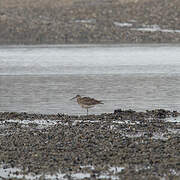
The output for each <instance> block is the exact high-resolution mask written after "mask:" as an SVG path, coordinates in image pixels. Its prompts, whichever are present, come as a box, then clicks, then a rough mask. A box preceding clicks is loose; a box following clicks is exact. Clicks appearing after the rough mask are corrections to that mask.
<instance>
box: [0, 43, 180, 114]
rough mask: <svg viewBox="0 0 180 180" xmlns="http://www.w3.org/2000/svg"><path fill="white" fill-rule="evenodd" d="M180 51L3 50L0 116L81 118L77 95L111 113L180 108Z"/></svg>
mask: <svg viewBox="0 0 180 180" xmlns="http://www.w3.org/2000/svg"><path fill="white" fill-rule="evenodd" d="M179 59H180V47H178V46H162V47H157V46H145V47H141V46H138V47H136V46H114V47H113V46H110V47H106V46H105V47H104V46H98V47H94V46H85V47H83V46H82V47H81V46H77V47H76V46H68V47H61V46H60V47H36V46H35V47H34V46H32V47H30V46H25V47H1V48H0V111H18V112H21V111H27V112H35V113H37V112H40V113H57V112H59V113H68V114H85V113H86V111H85V110H82V109H81V108H80V107H79V106H78V105H77V103H76V102H75V101H70V98H72V97H73V96H74V95H76V94H80V95H85V96H91V97H94V98H96V99H99V100H103V101H104V105H100V106H97V107H96V108H93V109H91V110H90V113H98V114H99V113H103V112H112V111H113V110H114V109H117V108H122V109H129V108H131V109H135V110H138V111H139V110H146V109H155V108H166V109H171V110H179V109H180V93H179V92H180V73H179V72H180V61H179Z"/></svg>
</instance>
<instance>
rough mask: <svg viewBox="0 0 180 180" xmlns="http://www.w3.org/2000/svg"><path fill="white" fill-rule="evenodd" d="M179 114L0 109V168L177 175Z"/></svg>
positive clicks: (67, 174) (69, 175)
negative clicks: (72, 113) (82, 113)
mask: <svg viewBox="0 0 180 180" xmlns="http://www.w3.org/2000/svg"><path fill="white" fill-rule="evenodd" d="M177 118H179V113H178V112H176V111H173V112H170V111H167V110H162V109H160V110H153V111H146V112H135V111H132V110H127V111H122V110H115V111H114V113H110V114H101V115H89V116H68V115H64V114H52V115H45V114H27V113H8V112H4V113H0V128H1V134H0V142H1V143H0V163H1V167H0V172H1V173H2V172H8V169H11V172H8V173H6V174H9V176H7V177H19V176H20V175H26V176H24V178H25V177H27V175H29V174H30V173H31V176H32V173H33V176H35V177H39V178H41V179H43V178H44V179H45V178H47V177H51V178H52V174H53V175H55V174H57V177H59V178H60V177H61V178H60V179H73V178H74V179H132V180H135V179H161V178H162V179H163V178H164V179H178V178H179V177H180V163H179V162H180V154H179V149H180V138H179V133H180V123H179V121H178V120H176V119H177ZM13 168H14V170H12V169H13ZM17 168H19V169H17ZM48 174H51V176H50V175H49V176H48ZM0 176H1V177H3V173H2V174H1V175H0ZM21 177H22V176H21ZM24 178H23V179H24ZM51 178H50V179H51Z"/></svg>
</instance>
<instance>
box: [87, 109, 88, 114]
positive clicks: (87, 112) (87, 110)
mask: <svg viewBox="0 0 180 180" xmlns="http://www.w3.org/2000/svg"><path fill="white" fill-rule="evenodd" d="M87 116H88V108H87Z"/></svg>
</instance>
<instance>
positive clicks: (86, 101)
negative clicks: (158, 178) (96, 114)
mask: <svg viewBox="0 0 180 180" xmlns="http://www.w3.org/2000/svg"><path fill="white" fill-rule="evenodd" d="M75 98H76V99H77V103H78V104H79V105H80V106H81V107H82V108H85V109H87V115H88V109H89V108H92V107H94V106H95V105H98V104H104V103H103V102H102V101H99V100H96V99H94V98H90V97H81V96H80V95H77V96H75V97H74V98H72V99H75Z"/></svg>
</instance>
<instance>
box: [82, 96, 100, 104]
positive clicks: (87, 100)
mask: <svg viewBox="0 0 180 180" xmlns="http://www.w3.org/2000/svg"><path fill="white" fill-rule="evenodd" d="M81 102H82V103H83V104H85V105H96V104H103V103H102V102H101V101H98V100H96V99H94V98H90V97H83V98H81Z"/></svg>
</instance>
